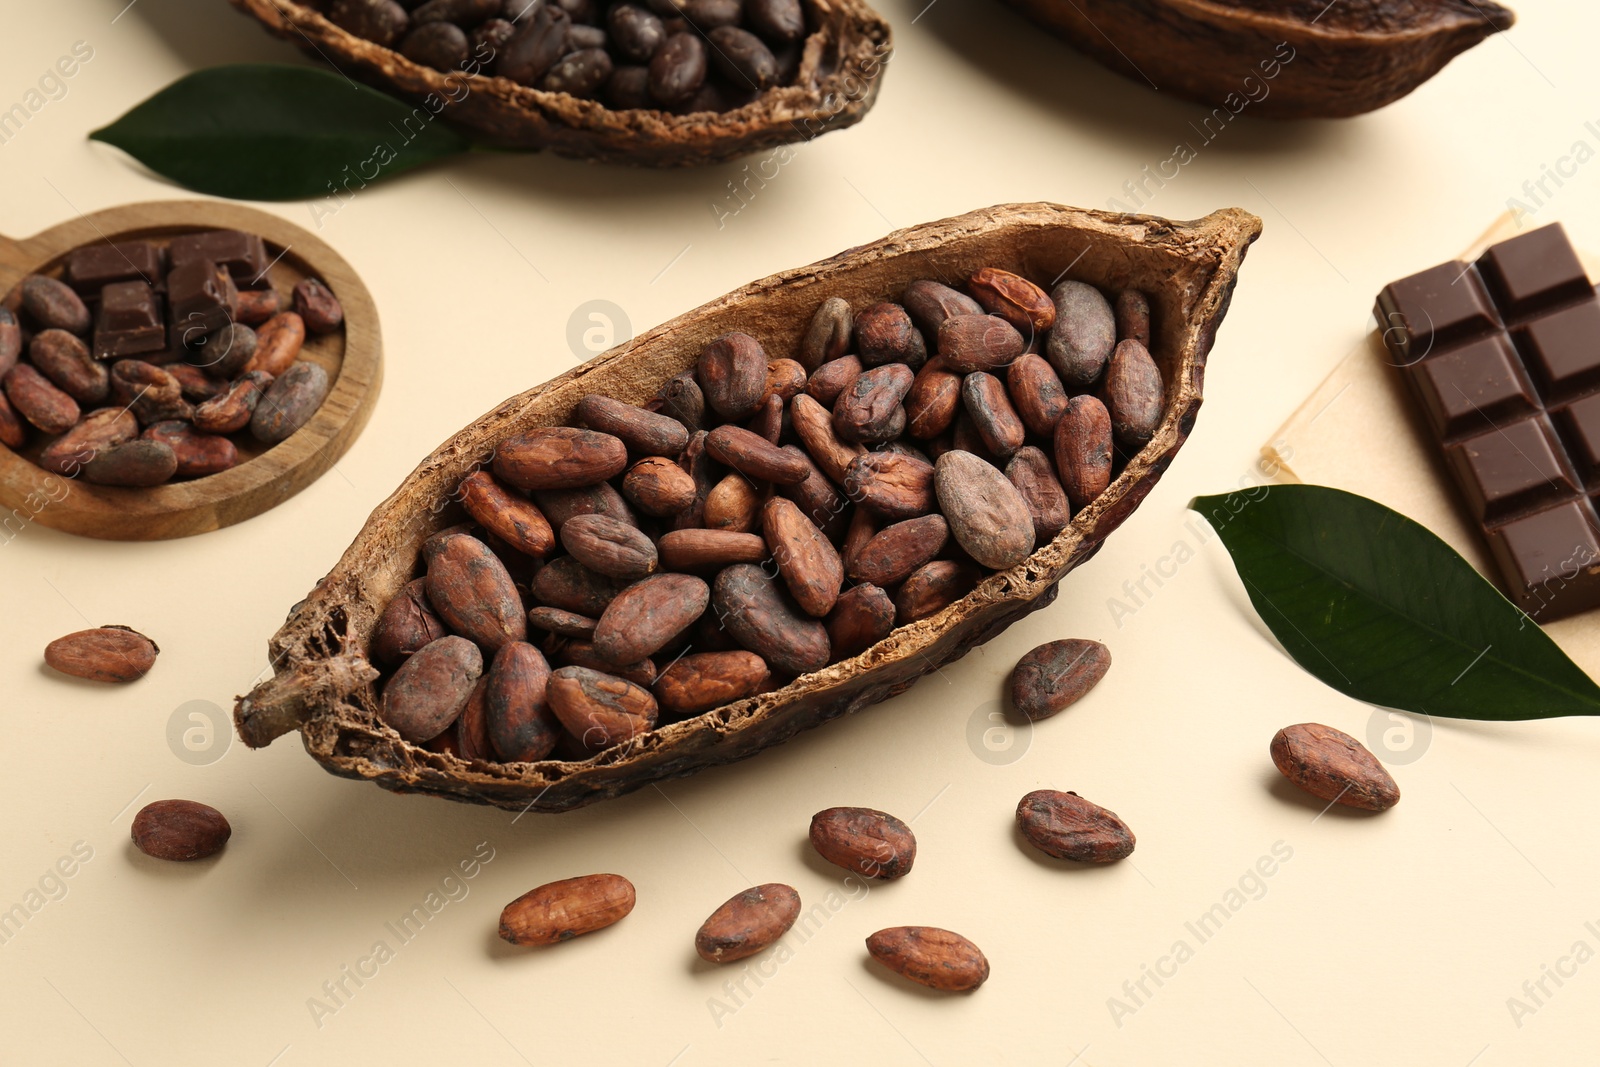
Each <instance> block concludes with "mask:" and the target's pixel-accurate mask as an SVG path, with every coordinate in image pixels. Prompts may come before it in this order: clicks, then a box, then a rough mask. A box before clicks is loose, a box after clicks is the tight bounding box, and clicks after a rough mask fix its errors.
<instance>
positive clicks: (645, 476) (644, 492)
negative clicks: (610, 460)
mask: <svg viewBox="0 0 1600 1067" xmlns="http://www.w3.org/2000/svg"><path fill="white" fill-rule="evenodd" d="M622 495H623V496H625V497H627V498H628V499H629V500H630V501H632V502H633V504H634V506H635V507H637V508H638V509H639V510H640V511H643V512H645V513H646V514H649V515H655V516H658V517H665V516H668V515H676V514H677V513H678V512H680V511H683V510H684V509H685V508H687V507H689V506H690V505H692V504H693V503H694V499H695V486H694V479H693V478H691V477H690V476H689V474H688V472H687V471H685V470H684V469H683V468H682V467H680V466H678V464H677V463H676V462H674V461H673V460H670V459H665V458H663V457H661V456H646V457H645V458H644V459H641V460H640V461H639V462H637V463H635V464H634V465H633V466H631V467H629V468H628V473H627V475H626V476H625V477H624V478H623V479H622Z"/></svg>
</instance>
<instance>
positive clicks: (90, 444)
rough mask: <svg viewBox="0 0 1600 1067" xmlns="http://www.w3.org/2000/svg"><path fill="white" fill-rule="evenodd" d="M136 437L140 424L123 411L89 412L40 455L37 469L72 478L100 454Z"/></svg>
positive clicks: (115, 409)
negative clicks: (39, 467)
mask: <svg viewBox="0 0 1600 1067" xmlns="http://www.w3.org/2000/svg"><path fill="white" fill-rule="evenodd" d="M138 436H139V420H138V419H136V418H134V417H133V412H131V411H129V410H127V409H126V408H101V409H100V410H98V411H91V412H89V414H87V415H85V416H84V417H83V421H81V422H79V423H78V424H77V425H76V426H74V427H72V429H70V430H68V431H67V432H66V433H64V434H62V435H61V436H60V437H58V438H56V439H55V440H54V441H51V442H50V443H49V444H48V445H46V446H45V447H44V451H43V452H41V453H40V454H39V466H41V467H43V468H44V469H45V470H47V471H50V472H51V473H53V474H61V475H65V476H66V477H68V478H75V477H77V476H78V474H79V472H80V471H82V470H83V467H84V465H85V464H87V463H88V462H89V461H90V460H92V459H94V458H95V457H96V456H98V455H99V454H100V453H101V452H104V451H105V450H106V449H108V448H113V447H115V446H117V445H120V444H123V443H124V442H127V441H132V440H133V439H134V438H135V437H138Z"/></svg>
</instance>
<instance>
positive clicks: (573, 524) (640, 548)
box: [561, 515, 658, 581]
mask: <svg viewBox="0 0 1600 1067" xmlns="http://www.w3.org/2000/svg"><path fill="white" fill-rule="evenodd" d="M561 543H562V545H564V546H565V547H566V549H567V551H568V552H570V553H572V556H573V558H574V559H576V560H577V561H578V562H579V563H582V564H583V565H584V566H585V567H588V568H589V569H590V570H592V571H594V572H596V573H597V574H604V575H607V576H608V577H611V578H620V579H622V580H624V581H635V580H637V579H639V578H643V577H645V576H646V575H648V574H653V573H654V572H655V570H656V566H657V563H658V561H657V558H656V546H655V545H654V544H653V543H652V542H651V540H650V538H648V537H646V536H645V535H644V534H643V533H642V532H641V531H640V530H639V529H638V528H637V527H634V526H629V525H627V524H626V523H622V522H618V521H617V520H616V519H613V518H610V517H608V516H605V515H579V516H576V517H575V518H572V519H569V520H567V522H566V524H565V525H564V526H562V527H561Z"/></svg>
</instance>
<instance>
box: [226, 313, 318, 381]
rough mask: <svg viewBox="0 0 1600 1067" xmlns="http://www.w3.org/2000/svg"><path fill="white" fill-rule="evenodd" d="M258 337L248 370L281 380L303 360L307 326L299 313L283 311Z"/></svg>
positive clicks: (261, 329) (263, 328)
mask: <svg viewBox="0 0 1600 1067" xmlns="http://www.w3.org/2000/svg"><path fill="white" fill-rule="evenodd" d="M255 333H256V350H255V352H254V353H253V354H252V355H251V356H250V362H249V363H246V364H245V367H244V369H245V370H247V371H252V370H258V371H262V372H264V373H267V374H270V375H272V376H273V377H274V378H277V377H280V376H282V374H283V373H284V372H285V371H287V370H288V369H289V368H290V367H292V366H294V364H295V361H296V360H298V359H299V358H300V350H301V348H303V347H304V346H305V342H306V323H305V320H304V319H302V318H301V317H300V316H299V314H298V313H296V312H293V311H280V312H278V314H276V315H274V316H272V318H270V319H268V320H267V321H266V322H264V323H262V324H261V325H260V326H259V327H257V329H256V331H255ZM229 362H232V361H231V360H230V361H229Z"/></svg>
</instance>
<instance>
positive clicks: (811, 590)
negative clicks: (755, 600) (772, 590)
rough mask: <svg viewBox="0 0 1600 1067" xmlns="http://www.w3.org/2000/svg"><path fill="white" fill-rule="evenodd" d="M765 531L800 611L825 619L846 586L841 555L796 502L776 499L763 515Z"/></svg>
mask: <svg viewBox="0 0 1600 1067" xmlns="http://www.w3.org/2000/svg"><path fill="white" fill-rule="evenodd" d="M761 525H762V531H763V532H764V533H765V535H766V541H767V545H768V546H769V547H771V549H772V558H773V561H774V562H775V563H776V564H777V567H778V573H779V574H781V575H783V581H784V584H785V585H787V586H788V587H789V593H790V595H791V596H793V597H794V600H795V603H796V604H799V605H800V610H802V611H804V612H805V613H806V614H807V615H810V616H813V617H814V618H819V619H820V618H823V617H824V616H826V615H827V614H828V612H830V611H832V610H833V605H834V602H835V601H837V600H838V599H839V589H840V587H841V586H843V585H844V564H843V563H842V562H840V560H839V552H838V550H837V549H835V548H834V547H833V545H832V544H831V543H829V541H828V539H827V538H826V537H824V536H823V533H822V531H821V530H819V529H817V527H816V525H815V524H814V523H813V522H812V521H811V520H810V519H808V518H806V517H805V514H804V513H803V512H801V510H800V508H799V507H798V506H796V504H795V503H794V501H792V500H786V499H784V498H783V497H774V498H773V499H771V500H769V501H767V503H766V506H765V507H763V508H762V511H761Z"/></svg>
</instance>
